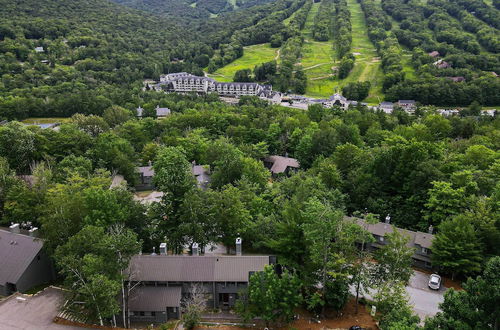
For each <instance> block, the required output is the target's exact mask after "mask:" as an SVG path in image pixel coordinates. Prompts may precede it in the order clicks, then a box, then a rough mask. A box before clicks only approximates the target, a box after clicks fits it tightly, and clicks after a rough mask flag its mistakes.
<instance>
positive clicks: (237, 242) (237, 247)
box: [236, 237, 242, 256]
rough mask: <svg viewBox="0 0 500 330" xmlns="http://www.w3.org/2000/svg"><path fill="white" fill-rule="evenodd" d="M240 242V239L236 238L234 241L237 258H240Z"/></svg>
mask: <svg viewBox="0 0 500 330" xmlns="http://www.w3.org/2000/svg"><path fill="white" fill-rule="evenodd" d="M241 242H242V240H241V237H238V238H237V239H236V255H237V256H241Z"/></svg>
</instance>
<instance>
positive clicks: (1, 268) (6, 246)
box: [0, 229, 43, 285]
mask: <svg viewBox="0 0 500 330" xmlns="http://www.w3.org/2000/svg"><path fill="white" fill-rule="evenodd" d="M42 247H43V241H42V240H41V239H39V238H35V237H31V236H27V235H23V234H14V233H11V232H10V231H9V230H3V229H0V285H4V284H5V283H6V282H9V283H14V284H15V283H17V281H18V280H19V278H20V277H21V275H23V273H24V271H25V270H26V268H28V266H29V264H30V263H31V261H32V260H33V259H34V258H35V257H36V255H37V254H38V252H40V250H41V249H42Z"/></svg>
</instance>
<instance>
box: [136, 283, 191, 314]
mask: <svg viewBox="0 0 500 330" xmlns="http://www.w3.org/2000/svg"><path fill="white" fill-rule="evenodd" d="M181 291H182V288H181V287H180V286H177V287H165V286H137V287H135V288H134V289H133V290H132V292H131V294H130V298H129V308H130V310H131V311H165V308H166V307H180V305H181Z"/></svg>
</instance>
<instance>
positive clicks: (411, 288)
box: [350, 271, 448, 321]
mask: <svg viewBox="0 0 500 330" xmlns="http://www.w3.org/2000/svg"><path fill="white" fill-rule="evenodd" d="M428 282H429V275H428V274H426V273H422V272H419V271H414V273H413V275H412V277H411V278H410V281H409V283H408V285H407V286H406V292H407V293H408V296H409V298H410V304H411V305H413V311H414V312H415V313H416V314H417V315H418V316H419V317H420V319H421V320H422V321H424V320H425V318H426V317H428V316H429V317H431V316H434V315H436V313H437V312H439V304H440V303H442V302H443V300H444V293H445V291H446V290H447V289H448V288H446V287H444V286H441V289H440V290H439V291H435V290H431V289H429V287H428V286H427V283H428ZM350 291H351V293H352V294H354V295H356V290H355V288H354V287H353V286H351V288H350ZM370 292H371V293H375V290H370ZM364 296H365V297H366V298H367V299H369V300H371V299H372V295H371V294H365V295H364Z"/></svg>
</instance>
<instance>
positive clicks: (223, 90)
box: [159, 72, 272, 97]
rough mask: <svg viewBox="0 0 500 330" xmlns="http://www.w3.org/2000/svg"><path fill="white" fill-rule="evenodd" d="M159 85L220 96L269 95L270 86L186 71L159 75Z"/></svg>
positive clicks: (184, 91)
mask: <svg viewBox="0 0 500 330" xmlns="http://www.w3.org/2000/svg"><path fill="white" fill-rule="evenodd" d="M159 85H160V86H163V87H164V89H165V90H166V91H170V92H177V93H198V94H207V93H217V94H219V95H221V96H235V97H238V96H243V95H254V96H270V95H271V92H272V86H270V85H260V84H257V83H241V82H217V81H215V80H214V79H212V78H208V77H198V76H195V75H192V74H189V73H186V72H178V73H170V74H166V75H162V76H160V83H159Z"/></svg>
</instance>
